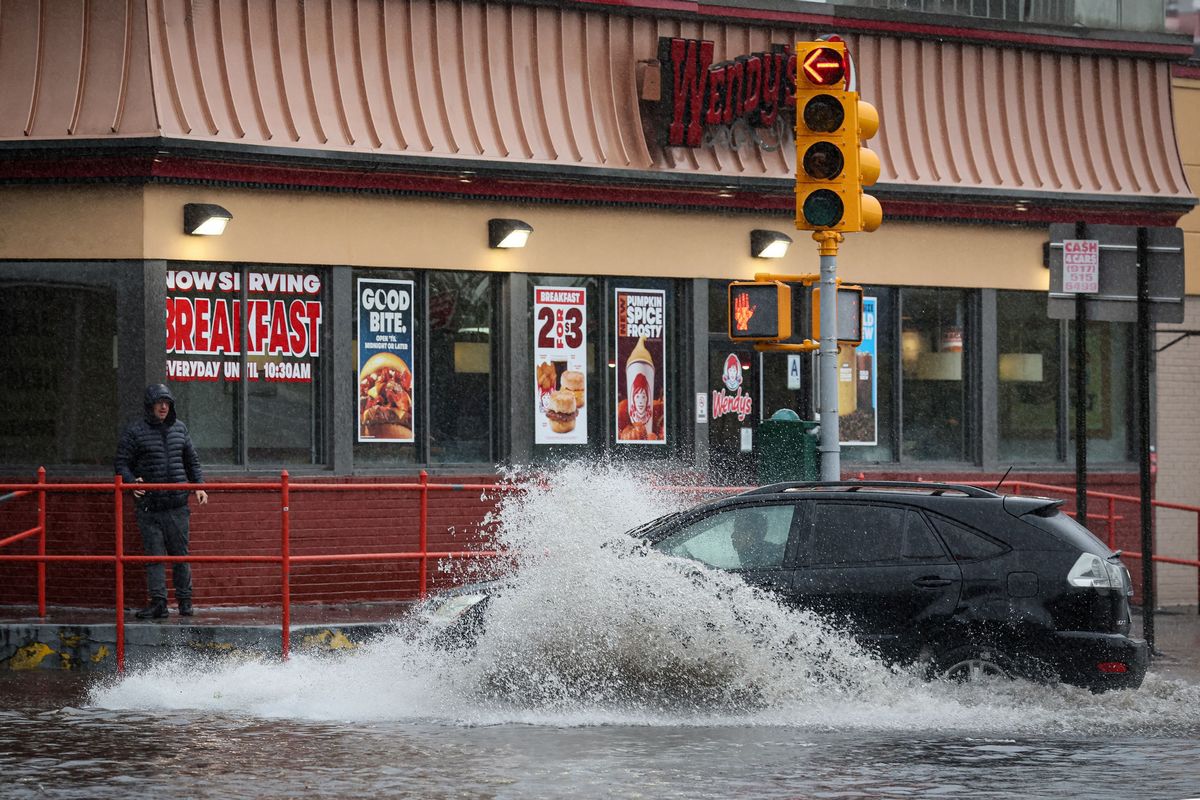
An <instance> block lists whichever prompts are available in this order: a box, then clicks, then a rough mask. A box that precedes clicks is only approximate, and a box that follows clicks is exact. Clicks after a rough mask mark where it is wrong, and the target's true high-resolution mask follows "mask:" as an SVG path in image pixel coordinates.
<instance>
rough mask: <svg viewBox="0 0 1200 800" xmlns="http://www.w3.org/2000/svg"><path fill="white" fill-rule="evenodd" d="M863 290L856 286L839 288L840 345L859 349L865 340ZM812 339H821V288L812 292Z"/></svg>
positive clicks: (847, 285)
mask: <svg viewBox="0 0 1200 800" xmlns="http://www.w3.org/2000/svg"><path fill="white" fill-rule="evenodd" d="M862 298H863V288H862V287H861V286H858V285H854V284H842V283H840V282H839V284H838V287H837V323H838V324H837V331H838V338H837V340H838V344H839V345H843V344H848V345H852V346H854V347H858V346H859V345H860V344H862V340H863V324H862V306H863V302H862ZM812 338H813V339H815V340H817V341H820V339H821V287H820V286H814V287H813V290H812Z"/></svg>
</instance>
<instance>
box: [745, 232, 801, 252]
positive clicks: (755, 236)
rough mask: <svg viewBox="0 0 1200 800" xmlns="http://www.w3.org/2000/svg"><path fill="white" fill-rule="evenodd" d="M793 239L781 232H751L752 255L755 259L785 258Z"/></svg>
mask: <svg viewBox="0 0 1200 800" xmlns="http://www.w3.org/2000/svg"><path fill="white" fill-rule="evenodd" d="M791 243H792V237H790V236H788V235H787V234H785V233H780V232H779V231H764V230H753V231H750V255H752V256H754V257H755V258H783V257H784V255H785V254H786V253H787V249H788V245H790V244H791Z"/></svg>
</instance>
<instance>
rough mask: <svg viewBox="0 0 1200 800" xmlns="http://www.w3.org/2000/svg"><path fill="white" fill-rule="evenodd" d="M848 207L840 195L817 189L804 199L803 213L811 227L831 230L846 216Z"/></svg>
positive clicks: (828, 190)
mask: <svg viewBox="0 0 1200 800" xmlns="http://www.w3.org/2000/svg"><path fill="white" fill-rule="evenodd" d="M845 211H846V206H845V204H844V203H843V202H842V198H841V197H839V196H838V193H837V192H835V191H832V190H830V189H817V190H816V191H814V192H809V194H808V197H805V198H804V205H803V206H802V207H801V213H802V214H803V215H804V219H805V221H806V222H807V223H808V224H809V225H814V226H816V227H818V228H830V227H833V226H834V225H836V224H837V223H838V222H839V221H840V220H841V219H842V216H843V215H844V214H845Z"/></svg>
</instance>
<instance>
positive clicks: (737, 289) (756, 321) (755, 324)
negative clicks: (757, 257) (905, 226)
mask: <svg viewBox="0 0 1200 800" xmlns="http://www.w3.org/2000/svg"><path fill="white" fill-rule="evenodd" d="M791 335H792V287H790V286H788V285H787V284H786V283H782V282H780V281H733V282H732V283H730V284H729V338H730V339H732V340H733V341H735V342H738V341H740V342H753V341H777V340H780V339H788V338H790V337H791Z"/></svg>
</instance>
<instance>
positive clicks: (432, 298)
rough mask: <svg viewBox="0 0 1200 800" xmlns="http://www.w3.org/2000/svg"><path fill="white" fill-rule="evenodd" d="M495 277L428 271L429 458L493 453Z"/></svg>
mask: <svg viewBox="0 0 1200 800" xmlns="http://www.w3.org/2000/svg"><path fill="white" fill-rule="evenodd" d="M492 296H493V292H492V278H491V276H490V275H488V274H485V273H472V272H431V273H429V362H430V363H429V418H430V428H429V461H430V462H431V463H447V462H479V461H491V460H493V459H492V449H491V442H492V436H491V432H492V428H493V424H492V420H493V416H494V414H493V391H492V343H493V337H492V320H493V314H492V311H493V299H492Z"/></svg>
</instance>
